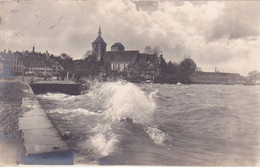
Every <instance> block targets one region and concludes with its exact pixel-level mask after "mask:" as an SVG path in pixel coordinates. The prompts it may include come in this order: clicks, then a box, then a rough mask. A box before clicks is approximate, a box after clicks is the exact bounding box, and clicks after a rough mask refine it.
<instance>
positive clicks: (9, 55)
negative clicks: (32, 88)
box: [0, 50, 23, 78]
mask: <svg viewBox="0 0 260 168" xmlns="http://www.w3.org/2000/svg"><path fill="white" fill-rule="evenodd" d="M0 64H1V71H0V72H1V74H2V76H3V78H7V77H9V76H13V75H17V74H22V72H23V61H22V60H21V55H20V54H18V53H17V52H16V53H13V52H12V51H10V50H8V52H6V50H4V52H1V53H0Z"/></svg>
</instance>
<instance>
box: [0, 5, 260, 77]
mask: <svg viewBox="0 0 260 168" xmlns="http://www.w3.org/2000/svg"><path fill="white" fill-rule="evenodd" d="M259 11H260V1H259V2H258V1H201V2H200V1H167V0H164V1H159V3H158V7H157V8H156V9H154V10H152V11H151V10H149V11H148V10H145V9H139V8H137V7H136V5H135V3H134V2H133V1H131V0H85V1H83V0H81V1H80V0H74V1H72V0H58V1H50V0H49V1H48V0H34V1H30V0H20V1H5V0H2V1H1V0H0V51H3V50H4V49H7V50H8V49H10V50H12V51H17V50H18V51H24V50H32V46H33V45H34V46H35V48H36V51H41V52H45V51H46V50H48V52H49V53H53V54H54V55H60V54H61V53H67V54H69V55H70V56H72V57H73V58H75V59H80V58H83V56H84V54H85V53H86V52H87V51H88V50H91V43H92V42H93V41H94V40H95V38H96V37H97V34H98V27H99V26H101V29H102V37H103V38H104V40H105V41H106V43H107V50H110V47H111V45H113V44H114V43H115V42H121V43H122V44H123V45H124V46H125V49H126V50H139V51H140V52H143V49H144V48H145V47H146V46H148V45H149V46H152V47H157V46H159V47H160V48H161V49H162V51H163V56H164V58H165V59H166V60H167V61H169V60H171V61H172V62H180V61H181V60H183V59H184V58H192V59H193V60H194V61H195V62H196V63H197V66H198V67H200V68H201V69H202V71H210V72H211V71H214V70H215V67H216V68H217V69H218V70H219V71H220V72H231V73H240V74H241V75H243V76H246V75H247V73H248V72H250V71H252V70H258V71H260V65H259V63H260V12H259Z"/></svg>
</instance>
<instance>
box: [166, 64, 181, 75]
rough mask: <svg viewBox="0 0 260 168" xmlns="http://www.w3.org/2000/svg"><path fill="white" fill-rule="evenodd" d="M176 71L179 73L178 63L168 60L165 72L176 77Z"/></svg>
mask: <svg viewBox="0 0 260 168" xmlns="http://www.w3.org/2000/svg"><path fill="white" fill-rule="evenodd" d="M178 73H179V65H178V63H175V62H174V63H172V62H171V61H169V63H168V66H167V74H169V75H173V76H175V77H178Z"/></svg>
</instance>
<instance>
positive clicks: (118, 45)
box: [111, 42, 125, 51]
mask: <svg viewBox="0 0 260 168" xmlns="http://www.w3.org/2000/svg"><path fill="white" fill-rule="evenodd" d="M111 51H125V47H124V45H123V44H122V43H120V42H117V43H115V44H113V45H112V46H111Z"/></svg>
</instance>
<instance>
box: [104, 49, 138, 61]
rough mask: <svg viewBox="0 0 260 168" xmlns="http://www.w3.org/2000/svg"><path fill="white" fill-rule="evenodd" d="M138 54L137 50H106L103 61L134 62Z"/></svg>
mask: <svg viewBox="0 0 260 168" xmlns="http://www.w3.org/2000/svg"><path fill="white" fill-rule="evenodd" d="M138 55H139V51H137V50H133V51H107V52H106V54H105V56H104V61H105V62H129V63H133V64H134V63H135V62H136V60H137V58H138Z"/></svg>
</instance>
